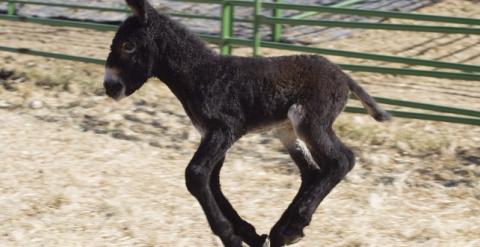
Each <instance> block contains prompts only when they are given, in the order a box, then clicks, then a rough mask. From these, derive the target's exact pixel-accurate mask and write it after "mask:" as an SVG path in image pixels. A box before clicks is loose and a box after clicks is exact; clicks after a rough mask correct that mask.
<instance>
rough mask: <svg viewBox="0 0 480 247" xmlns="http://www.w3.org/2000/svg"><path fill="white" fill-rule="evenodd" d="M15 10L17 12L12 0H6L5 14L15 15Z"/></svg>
mask: <svg viewBox="0 0 480 247" xmlns="http://www.w3.org/2000/svg"><path fill="white" fill-rule="evenodd" d="M15 12H17V10H16V6H15V3H14V2H13V0H8V4H7V14H8V15H15Z"/></svg>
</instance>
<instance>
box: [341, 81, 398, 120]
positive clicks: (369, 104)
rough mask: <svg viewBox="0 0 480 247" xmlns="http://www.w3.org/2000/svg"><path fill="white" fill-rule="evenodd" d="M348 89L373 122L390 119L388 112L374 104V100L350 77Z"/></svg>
mask: <svg viewBox="0 0 480 247" xmlns="http://www.w3.org/2000/svg"><path fill="white" fill-rule="evenodd" d="M348 87H349V88H350V91H352V92H353V94H355V96H357V98H358V99H359V100H360V102H362V105H363V107H365V109H366V110H367V112H368V114H370V116H372V117H373V118H374V119H375V120H377V121H379V122H385V121H388V120H390V119H391V118H392V117H391V116H390V114H389V113H388V112H386V111H385V110H383V109H382V108H381V107H380V106H379V105H378V104H377V102H375V100H374V99H373V98H372V97H371V96H370V95H369V94H368V93H367V92H366V91H365V90H364V89H363V88H362V87H360V85H358V84H357V83H356V82H355V81H354V80H353V79H352V78H350V77H348Z"/></svg>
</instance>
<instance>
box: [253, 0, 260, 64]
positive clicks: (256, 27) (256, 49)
mask: <svg viewBox="0 0 480 247" xmlns="http://www.w3.org/2000/svg"><path fill="white" fill-rule="evenodd" d="M261 17H262V0H255V8H254V22H253V56H260V46H261V45H262V34H261V32H260V24H261V23H260V18H261Z"/></svg>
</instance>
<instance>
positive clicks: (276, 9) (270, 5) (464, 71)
mask: <svg viewBox="0 0 480 247" xmlns="http://www.w3.org/2000/svg"><path fill="white" fill-rule="evenodd" d="M176 1H177V2H194V3H199V4H202V3H204V4H218V5H219V6H221V13H220V16H203V15H195V14H186V13H170V14H171V15H172V16H176V17H183V18H197V19H206V20H216V21H219V22H220V23H221V30H220V32H219V33H220V35H219V36H213V35H205V34H199V36H200V37H201V38H203V39H204V40H205V41H206V42H210V43H214V44H217V45H218V46H219V49H220V53H221V54H222V55H230V54H232V50H233V49H234V48H235V47H237V46H246V47H251V48H252V54H253V55H254V56H259V55H261V48H263V47H264V48H274V49H282V50H290V51H298V52H308V53H317V54H322V55H333V56H341V57H349V58H361V59H367V60H372V61H381V62H389V63H398V64H407V65H414V66H427V67H431V68H432V69H431V70H425V69H422V70H421V69H411V68H395V67H381V66H368V65H359V64H339V66H341V67H342V68H343V69H345V70H349V71H358V72H370V73H379V74H393V75H407V76H422V77H434V78H444V79H452V80H468V81H480V66H478V65H474V64H462V63H452V62H444V61H435V60H427V59H420V58H411V57H401V56H392V55H383V54H372V53H363V52H357V51H346V50H335V49H325V48H318V47H311V46H303V45H296V44H287V43H282V42H280V40H281V37H282V25H308V26H324V27H341V28H354V29H380V30H397V31H415V32H435V33H446V34H468V35H480V19H472V18H460V17H448V16H437V15H425V14H416V13H401V12H389V11H377V10H362V9H352V8H345V7H346V6H348V5H350V4H352V3H355V2H359V1H360V0H345V1H343V2H341V3H340V4H337V5H334V6H316V5H299V4H287V3H281V1H280V0H274V1H273V2H262V1H261V0H254V1H248V0H217V1H215V0H176ZM0 2H8V13H7V14H6V15H0V20H9V21H22V22H32V23H38V24H45V25H54V26H69V27H77V28H87V29H93V30H101V31H115V30H116V29H117V26H115V25H107V24H100V23H93V22H81V21H69V20H57V19H48V18H36V17H24V16H18V15H16V4H33V5H43V6H53V7H66V8H77V9H89V10H98V11H114V12H128V10H127V9H126V8H123V9H122V8H105V7H97V6H88V5H77V4H64V3H46V2H40V1H25V0H8V1H7V0H0ZM236 7H250V8H251V9H252V17H251V18H249V19H239V18H236V17H235V8H236ZM264 10H270V11H268V12H269V13H271V14H270V15H269V16H266V15H264V14H263V13H265V12H266V11H264ZM284 10H296V11H302V13H301V14H299V15H296V16H293V17H288V18H287V17H284V16H283V15H282V13H283V11H284ZM318 13H335V14H346V15H356V16H366V17H382V18H398V19H408V20H417V21H428V22H437V23H448V24H456V25H455V26H444V25H409V24H389V23H370V22H351V21H334V20H311V19H305V18H308V17H310V16H313V15H316V14H318ZM237 22H242V23H250V24H251V25H252V27H253V30H254V35H253V37H252V39H244V38H238V37H235V35H234V32H233V26H234V25H235V23H237ZM263 25H268V26H270V29H271V37H272V38H271V40H263V39H262V36H261V33H260V27H261V26H263ZM0 51H7V52H17V53H24V54H30V55H37V56H45V57H51V58H57V59H65V60H72V61H79V62H87V63H94V64H104V60H102V59H98V58H92V57H80V56H71V55H67V54H62V53H53V52H48V51H36V50H31V49H28V48H19V47H6V46H2V45H0ZM376 100H377V101H378V102H380V103H383V104H389V105H393V106H401V107H408V108H412V109H418V110H428V111H432V113H419V112H407V111H394V110H391V111H389V112H391V113H392V114H393V115H394V116H395V117H400V118H413V119H422V120H433V121H443V122H452V123H461V124H469V125H480V111H477V110H469V109H461V108H455V107H448V106H441V105H434V104H425V103H419V102H412V101H404V100H397V99H389V98H378V97H377V98H376ZM346 111H347V112H353V113H365V111H364V109H362V108H357V107H347V109H346Z"/></svg>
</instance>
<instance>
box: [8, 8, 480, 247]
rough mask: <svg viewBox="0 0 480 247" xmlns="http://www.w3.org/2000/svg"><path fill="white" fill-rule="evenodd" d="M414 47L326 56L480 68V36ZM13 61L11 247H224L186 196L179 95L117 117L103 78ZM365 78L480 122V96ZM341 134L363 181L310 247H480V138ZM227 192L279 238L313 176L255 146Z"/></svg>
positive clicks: (345, 122)
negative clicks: (464, 111) (478, 116)
mask: <svg viewBox="0 0 480 247" xmlns="http://www.w3.org/2000/svg"><path fill="white" fill-rule="evenodd" d="M421 12H424V13H436V14H445V15H455V16H462V17H469V16H470V17H475V16H478V15H479V14H480V6H479V5H478V2H477V1H463V0H462V1H457V0H455V1H454V0H449V1H442V2H441V3H439V4H436V5H433V6H430V7H427V8H424V9H422V10H421ZM0 26H1V29H0V33H1V35H0V44H2V45H7V46H16V47H27V46H28V47H31V48H35V49H39V50H48V51H59V52H67V53H69V54H77V55H85V56H95V57H98V58H104V57H105V56H106V53H107V52H108V45H109V42H110V40H111V37H112V35H113V33H111V32H93V31H88V30H83V29H73V28H63V27H61V28H59V27H49V26H41V25H34V24H27V23H18V22H6V21H0ZM415 35H417V36H414V35H405V33H402V32H382V31H367V32H358V33H356V34H355V35H353V36H351V37H349V38H345V39H341V40H336V41H334V42H331V43H326V44H322V46H323V47H332V48H333V47H334V48H339V49H349V50H358V51H366V52H383V53H385V51H386V50H388V51H389V52H391V53H392V54H398V55H411V56H419V57H425V58H434V59H440V58H442V59H443V60H447V61H454V62H459V61H464V62H466V63H472V64H478V63H479V62H480V46H479V45H478V44H479V43H480V39H479V37H473V36H461V35H460V36H457V35H448V36H444V35H439V34H415ZM387 48H388V49H387ZM237 52H238V53H239V54H246V53H247V52H248V51H247V50H246V49H238V50H237ZM265 54H266V55H278V54H287V52H279V51H273V50H265ZM331 59H332V60H334V61H336V62H346V61H347V62H348V61H353V62H355V61H356V60H351V59H341V58H335V57H332V58H331ZM0 61H1V62H0V212H1V213H0V246H221V245H220V243H219V241H218V240H217V238H216V237H214V236H213V235H212V234H211V232H210V230H209V228H208V225H207V222H206V220H205V217H204V216H203V213H202V211H201V209H200V207H199V205H198V203H197V202H196V201H195V199H194V198H193V197H191V196H190V195H189V193H188V192H187V190H186V187H185V185H184V177H183V175H184V168H185V166H186V164H187V163H188V161H189V159H190V157H191V155H192V154H193V152H194V151H195V148H196V146H197V144H198V141H199V135H198V134H197V133H196V131H195V130H194V128H193V127H191V124H190V122H189V120H188V118H187V117H186V116H185V114H184V113H183V110H182V109H181V106H180V104H179V103H178V101H177V100H176V99H175V98H174V97H173V95H172V94H171V93H170V92H169V91H168V89H167V88H166V87H165V86H163V85H162V84H161V83H160V82H159V81H156V80H152V81H151V82H149V83H148V84H147V85H146V86H145V87H144V88H143V89H142V90H141V91H139V92H138V93H137V94H136V95H134V96H133V97H131V98H128V99H125V100H124V101H122V102H120V103H116V102H113V101H111V100H109V99H107V98H106V97H105V96H104V94H103V91H102V89H101V80H102V78H103V68H101V66H95V65H89V64H83V63H74V62H68V61H59V60H52V59H46V58H39V57H31V56H24V55H17V54H11V53H4V52H0ZM357 62H358V61H357ZM362 62H363V61H362ZM386 65H389V66H390V64H386ZM352 75H353V77H354V78H356V79H357V80H358V81H359V82H360V83H361V84H362V85H364V86H365V87H366V88H367V89H368V91H369V92H371V93H372V94H374V95H376V96H392V97H395V98H400V99H409V100H415V101H423V102H431V103H441V104H444V105H453V106H460V107H469V108H471V109H477V110H478V109H480V100H479V99H480V85H478V82H466V81H465V82H464V81H452V80H440V79H431V78H420V77H403V76H386V75H374V74H367V73H353V74H352ZM387 108H388V107H387ZM335 127H336V130H337V132H338V135H339V136H340V137H341V138H342V140H344V142H345V143H346V144H348V145H349V146H351V147H352V148H353V149H354V150H355V153H356V154H357V157H358V158H357V166H356V167H355V169H354V170H353V171H352V172H351V173H350V174H349V175H348V176H347V178H346V179H345V180H344V181H343V182H342V183H341V184H340V185H339V186H338V187H337V188H335V190H334V191H333V192H332V193H331V194H330V195H329V196H328V197H327V198H326V200H325V201H324V202H323V203H322V204H321V206H320V207H319V209H318V210H317V213H316V214H315V216H314V219H313V221H312V224H311V225H310V226H309V227H308V228H307V229H306V237H305V238H304V239H303V240H302V241H301V242H299V243H298V244H296V245H295V246H472V247H473V246H480V237H479V236H480V224H478V222H480V183H479V178H480V144H479V143H480V127H473V126H465V125H456V124H448V123H438V122H429V121H419V120H406V119H395V120H394V121H392V122H390V123H386V124H378V123H376V122H374V121H373V120H372V119H370V118H369V117H367V116H363V115H353V114H343V115H342V116H341V117H340V118H339V120H338V122H337V124H336V126H335ZM222 185H223V189H224V191H225V193H226V195H227V197H228V198H229V199H230V200H231V202H232V203H233V204H234V206H235V208H237V209H238V211H239V213H240V214H241V215H242V216H243V217H245V218H246V219H247V220H249V221H250V222H252V223H253V224H254V225H255V226H256V227H257V229H258V230H259V232H261V233H268V231H269V229H270V227H271V226H272V225H273V224H274V223H275V221H276V220H277V219H278V218H279V216H280V215H281V213H282V211H283V210H284V209H285V208H286V207H287V205H288V203H289V202H290V201H291V199H292V198H293V196H294V194H295V193H296V191H297V189H298V186H299V176H298V172H297V169H296V168H295V167H294V166H293V164H292V162H291V161H290V159H289V157H288V155H287V154H286V153H285V152H284V151H283V150H282V148H281V146H280V143H279V141H278V140H276V139H274V138H273V137H272V135H271V134H270V133H263V134H252V135H248V136H246V137H245V138H243V139H242V140H241V141H240V142H239V143H237V144H236V145H235V146H234V147H233V148H232V150H231V151H230V152H229V154H228V157H227V161H226V164H225V168H224V170H223V171H222Z"/></svg>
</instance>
